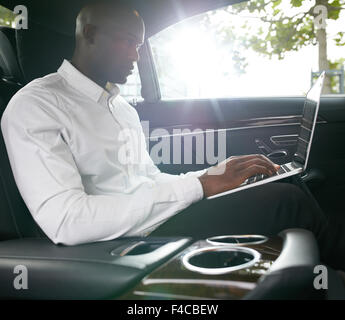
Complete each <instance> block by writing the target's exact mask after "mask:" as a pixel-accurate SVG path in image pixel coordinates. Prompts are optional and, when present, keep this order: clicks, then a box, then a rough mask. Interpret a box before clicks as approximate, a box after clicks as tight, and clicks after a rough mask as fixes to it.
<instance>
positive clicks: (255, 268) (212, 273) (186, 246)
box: [0, 229, 318, 299]
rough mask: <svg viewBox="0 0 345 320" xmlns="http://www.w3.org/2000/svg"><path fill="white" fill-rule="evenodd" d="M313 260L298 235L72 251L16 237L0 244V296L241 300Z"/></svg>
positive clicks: (110, 244)
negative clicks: (22, 282) (23, 282)
mask: <svg viewBox="0 0 345 320" xmlns="http://www.w3.org/2000/svg"><path fill="white" fill-rule="evenodd" d="M317 262H318V250H317V246H316V243H315V239H314V238H313V236H312V234H311V233H310V232H308V231H305V230H300V229H291V230H286V231H284V232H283V233H282V234H280V236H277V237H274V238H266V237H264V236H261V235H239V236H234V235H230V236H217V237H212V238H209V239H204V240H200V241H192V240H191V239H189V238H178V237H177V238H170V237H169V238H154V237H147V238H142V237H138V238H136V237H131V238H121V239H116V240H112V241H106V242H98V243H91V244H85V245H79V246H71V247H68V246H60V245H54V244H53V243H51V242H50V241H49V240H48V239H16V240H8V241H2V242H0V283H1V286H0V298H2V299H3V298H10V299H12V298H16V299H18V298H20V299H242V298H245V297H247V296H248V294H251V293H252V292H255V290H257V287H258V286H259V285H260V283H261V282H262V281H263V280H264V279H265V278H267V277H268V276H269V275H270V274H273V273H275V272H277V271H278V272H279V270H283V269H286V268H291V267H296V266H297V267H298V266H308V265H312V266H314V265H315V264H317ZM18 267H19V269H18ZM15 270H17V271H18V270H21V272H22V274H20V276H26V279H27V288H26V289H25V288H24V289H25V290H18V288H16V287H15V286H14V280H15V278H16V276H17V274H16V272H15ZM17 273H18V272H17Z"/></svg>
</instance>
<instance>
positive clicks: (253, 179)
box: [242, 164, 291, 186]
mask: <svg viewBox="0 0 345 320" xmlns="http://www.w3.org/2000/svg"><path fill="white" fill-rule="evenodd" d="M289 171H291V169H289V167H287V166H286V165H285V164H282V165H281V166H280V168H279V170H278V171H277V172H276V173H275V175H280V174H283V173H286V172H289ZM269 177H270V176H267V175H265V174H257V175H255V176H251V177H249V178H248V179H247V180H246V181H244V182H243V183H242V185H243V186H244V185H248V184H251V183H254V182H258V181H261V180H264V179H267V178H269Z"/></svg>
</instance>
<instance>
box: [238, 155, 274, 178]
mask: <svg viewBox="0 0 345 320" xmlns="http://www.w3.org/2000/svg"><path fill="white" fill-rule="evenodd" d="M252 165H259V166H262V167H265V168H267V169H268V170H269V171H270V172H271V174H274V173H275V172H276V171H277V170H278V169H277V167H275V166H274V164H272V163H271V162H268V161H265V160H263V159H261V158H254V159H251V160H247V161H244V162H242V163H239V164H238V165H237V167H238V169H239V170H244V169H246V168H248V167H250V166H252ZM271 174H270V175H271Z"/></svg>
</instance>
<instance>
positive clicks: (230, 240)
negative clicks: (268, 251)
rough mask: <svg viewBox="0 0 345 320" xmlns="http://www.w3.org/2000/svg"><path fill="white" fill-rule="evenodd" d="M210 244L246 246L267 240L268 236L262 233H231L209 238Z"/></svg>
mask: <svg viewBox="0 0 345 320" xmlns="http://www.w3.org/2000/svg"><path fill="white" fill-rule="evenodd" d="M206 241H207V242H208V243H209V244H212V245H216V246H220V245H224V246H225V245H226V246H244V245H252V244H261V243H264V242H266V241H267V237H265V236H262V235H231V236H217V237H211V238H207V239H206Z"/></svg>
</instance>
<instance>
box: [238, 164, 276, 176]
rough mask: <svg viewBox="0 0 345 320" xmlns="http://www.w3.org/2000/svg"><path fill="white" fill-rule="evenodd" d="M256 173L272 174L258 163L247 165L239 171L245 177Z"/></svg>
mask: <svg viewBox="0 0 345 320" xmlns="http://www.w3.org/2000/svg"><path fill="white" fill-rule="evenodd" d="M256 174H265V175H268V176H270V175H272V174H271V172H270V171H269V170H268V169H267V168H266V167H265V166H261V165H258V164H253V165H251V166H250V167H247V168H245V169H243V170H241V171H240V175H241V176H243V177H244V178H245V179H248V178H250V177H251V176H254V175H256Z"/></svg>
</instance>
